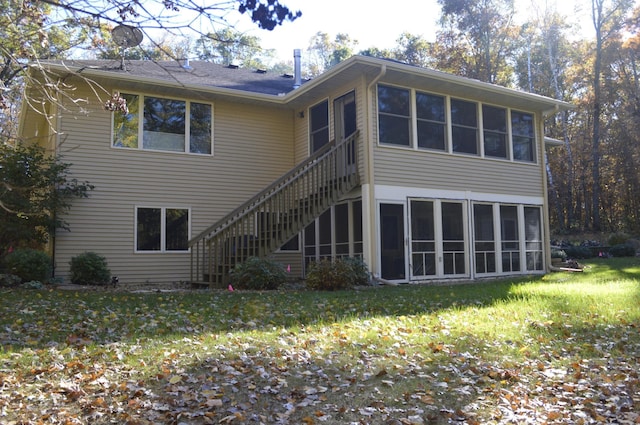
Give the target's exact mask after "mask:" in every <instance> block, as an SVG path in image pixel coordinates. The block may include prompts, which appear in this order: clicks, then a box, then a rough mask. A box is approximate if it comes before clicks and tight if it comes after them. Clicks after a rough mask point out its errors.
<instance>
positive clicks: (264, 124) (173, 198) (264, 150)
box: [56, 94, 294, 284]
mask: <svg viewBox="0 0 640 425" xmlns="http://www.w3.org/2000/svg"><path fill="white" fill-rule="evenodd" d="M87 97H88V94H87ZM199 101H202V100H201V99H200V100H199ZM212 103H213V114H214V118H213V126H214V140H213V152H214V155H213V156H209V155H190V154H176V153H168V152H157V151H142V150H140V151H139V150H130V149H121V148H112V147H111V141H110V137H111V114H110V113H109V112H106V111H104V110H102V108H101V105H99V104H97V102H90V103H89V105H88V106H86V107H85V108H86V109H87V110H88V113H87V114H86V115H85V116H79V117H72V116H70V115H65V116H63V118H62V120H61V130H62V133H63V134H62V136H61V140H63V143H62V144H61V147H60V151H61V153H62V154H63V155H64V158H65V161H67V162H71V163H73V164H74V165H73V166H72V172H73V177H75V178H78V179H79V180H88V181H90V182H91V183H92V184H93V185H95V187H96V188H95V190H94V191H92V192H91V195H90V198H88V199H81V200H78V201H76V202H75V203H74V205H73V207H72V209H71V212H70V215H69V216H68V217H67V221H68V223H69V224H70V228H71V232H64V231H61V232H59V234H58V235H57V238H56V264H57V270H56V273H57V275H59V276H63V277H64V276H66V275H67V272H68V263H69V260H70V259H71V257H73V256H74V255H77V254H79V253H81V252H84V251H88V250H91V251H96V252H98V253H100V254H101V255H104V256H105V257H106V258H107V260H108V262H109V264H110V266H111V271H112V274H114V275H118V276H119V277H120V281H121V282H122V283H123V284H126V283H127V282H146V281H149V282H165V281H179V280H188V279H189V267H190V255H189V253H188V252H184V253H156V252H154V253H134V226H135V207H136V206H146V207H169V208H190V212H191V234H190V236H191V237H193V236H195V235H197V234H198V233H199V232H201V231H202V230H204V229H205V228H207V227H208V226H210V225H211V224H213V223H214V222H215V221H216V220H218V219H220V218H221V217H222V216H224V215H225V214H227V213H228V212H230V211H232V210H233V209H234V208H236V207H237V206H239V205H240V204H241V203H243V202H245V201H246V200H247V199H248V198H249V197H251V196H252V195H254V194H255V193H257V192H258V191H260V190H262V189H263V188H264V187H266V186H267V185H268V184H270V183H271V182H272V181H273V180H275V179H276V178H278V177H279V176H281V175H282V174H284V173H285V172H286V171H288V170H289V169H290V168H291V167H292V166H293V164H294V158H293V152H292V149H291V146H293V140H292V134H291V128H292V126H293V124H292V122H291V121H292V116H293V114H292V113H291V111H287V110H277V109H269V108H259V107H256V106H251V105H247V104H234V103H228V102H222V101H220V102H216V101H215V100H213V102H212Z"/></svg>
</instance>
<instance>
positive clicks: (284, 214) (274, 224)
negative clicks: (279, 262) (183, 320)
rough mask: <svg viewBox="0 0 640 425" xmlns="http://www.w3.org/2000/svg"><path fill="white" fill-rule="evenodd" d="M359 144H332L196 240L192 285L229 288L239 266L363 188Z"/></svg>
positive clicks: (278, 244) (192, 244)
mask: <svg viewBox="0 0 640 425" xmlns="http://www.w3.org/2000/svg"><path fill="white" fill-rule="evenodd" d="M358 139H359V132H355V133H354V134H352V135H351V136H349V137H348V138H346V139H345V140H343V141H341V142H339V143H336V142H335V141H333V142H331V143H329V144H327V145H326V146H324V147H323V148H322V149H320V150H319V151H317V152H316V153H314V154H313V155H312V156H310V157H309V158H307V159H306V160H305V161H303V162H302V163H300V164H298V165H297V166H296V167H295V168H293V169H292V170H291V171H289V172H288V173H287V174H285V175H284V176H282V177H281V178H279V179H278V180H276V181H275V182H273V183H272V184H271V185H270V186H269V187H267V188H266V189H264V190H263V191H261V192H260V193H258V194H257V195H255V196H254V197H253V198H251V199H250V200H248V201H247V202H245V203H244V204H243V205H241V206H239V207H238V208H236V209H235V210H234V211H232V212H231V213H229V214H228V215H226V216H225V217H223V218H222V219H221V220H219V221H218V222H217V223H215V224H213V225H212V226H210V227H209V228H207V229H206V230H205V231H203V232H202V233H200V234H199V235H198V236H196V237H194V238H193V239H191V240H190V241H189V248H190V250H191V283H192V284H196V285H198V284H199V285H203V284H206V285H209V286H210V287H226V285H227V284H228V283H229V272H230V270H231V269H232V268H233V267H234V266H235V265H236V264H239V263H242V262H243V261H245V260H246V259H247V258H249V257H266V256H268V255H269V254H271V253H273V252H274V251H276V250H277V249H278V248H280V247H281V246H282V245H283V244H284V243H285V242H287V241H288V240H290V239H291V238H293V237H294V236H295V235H297V234H298V233H300V231H302V229H304V227H305V226H307V225H309V224H311V223H312V222H313V220H315V219H316V218H317V217H318V216H320V214H322V213H323V212H324V211H325V210H326V209H327V208H329V207H331V205H333V204H335V203H336V202H337V201H338V200H339V199H340V198H341V197H342V196H344V195H345V194H347V193H348V192H349V191H351V190H352V189H353V188H355V187H356V186H358V185H359V184H360V180H359V174H358V159H357V157H358V155H357V152H358V149H357V141H358Z"/></svg>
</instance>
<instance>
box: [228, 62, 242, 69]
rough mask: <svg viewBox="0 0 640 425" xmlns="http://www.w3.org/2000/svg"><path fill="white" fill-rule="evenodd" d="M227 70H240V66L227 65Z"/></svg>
mask: <svg viewBox="0 0 640 425" xmlns="http://www.w3.org/2000/svg"><path fill="white" fill-rule="evenodd" d="M227 68H229V69H238V68H239V66H238V65H235V64H232V63H230V64H229V65H227Z"/></svg>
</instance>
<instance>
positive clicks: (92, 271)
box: [69, 252, 111, 285]
mask: <svg viewBox="0 0 640 425" xmlns="http://www.w3.org/2000/svg"><path fill="white" fill-rule="evenodd" d="M69 264H70V265H71V268H70V269H69V272H70V276H69V279H70V280H71V283H73V284H74V285H106V284H108V283H110V282H111V271H110V270H109V268H108V267H107V260H106V259H105V258H104V257H102V256H100V255H98V254H96V253H95V252H84V253H82V254H80V255H77V256H75V257H73V258H72V259H71V261H70V262H69Z"/></svg>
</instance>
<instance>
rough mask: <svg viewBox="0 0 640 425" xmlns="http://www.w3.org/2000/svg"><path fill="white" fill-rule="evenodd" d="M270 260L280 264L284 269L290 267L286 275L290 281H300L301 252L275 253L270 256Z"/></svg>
mask: <svg viewBox="0 0 640 425" xmlns="http://www.w3.org/2000/svg"><path fill="white" fill-rule="evenodd" d="M271 258H272V259H273V260H274V261H276V262H278V263H280V264H282V265H283V266H284V267H285V269H286V268H287V266H290V269H291V271H290V272H288V273H287V278H288V280H290V281H294V282H297V281H301V280H302V275H303V269H304V265H303V263H302V251H277V252H274V253H273V254H271Z"/></svg>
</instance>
